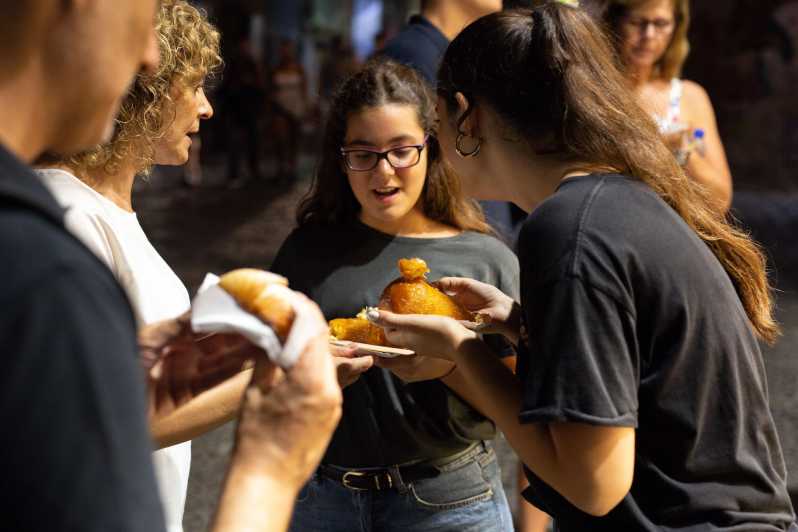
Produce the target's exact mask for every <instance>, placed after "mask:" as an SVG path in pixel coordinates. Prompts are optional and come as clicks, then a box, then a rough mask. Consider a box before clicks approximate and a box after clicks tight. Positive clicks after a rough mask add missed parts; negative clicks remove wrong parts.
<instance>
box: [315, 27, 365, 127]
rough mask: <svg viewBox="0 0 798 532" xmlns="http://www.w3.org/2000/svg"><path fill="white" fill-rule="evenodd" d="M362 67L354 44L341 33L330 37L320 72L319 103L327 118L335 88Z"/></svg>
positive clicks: (323, 115)
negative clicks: (353, 47)
mask: <svg viewBox="0 0 798 532" xmlns="http://www.w3.org/2000/svg"><path fill="white" fill-rule="evenodd" d="M358 68H360V64H359V63H358V60H357V58H356V57H355V52H354V50H353V49H352V46H351V45H350V44H349V43H347V42H346V41H345V40H344V38H343V37H342V36H341V35H334V36H333V37H332V38H331V39H330V44H329V46H328V49H327V52H326V53H325V56H324V61H323V62H322V65H321V72H320V73H319V105H320V107H321V114H322V119H326V117H327V111H328V109H329V107H330V101H331V100H332V97H333V93H334V92H335V89H336V88H338V85H340V84H341V83H342V82H343V81H344V80H346V79H347V78H349V76H351V75H352V74H354V73H355V72H357V70H358Z"/></svg>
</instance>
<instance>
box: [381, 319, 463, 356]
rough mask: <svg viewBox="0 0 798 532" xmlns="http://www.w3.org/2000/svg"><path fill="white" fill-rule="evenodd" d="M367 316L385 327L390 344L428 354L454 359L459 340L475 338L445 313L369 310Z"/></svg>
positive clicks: (458, 347)
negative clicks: (400, 312) (397, 312)
mask: <svg viewBox="0 0 798 532" xmlns="http://www.w3.org/2000/svg"><path fill="white" fill-rule="evenodd" d="M369 319H370V320H371V321H373V322H374V323H375V324H377V325H379V326H380V327H382V328H383V329H384V330H385V337H386V338H387V339H388V341H389V342H391V343H392V344H394V345H401V346H402V347H406V348H407V349H412V350H413V351H415V352H416V353H417V354H419V355H425V356H429V357H432V358H443V359H446V360H456V357H457V351H458V350H459V349H460V346H461V345H462V344H463V342H465V341H467V340H471V339H474V338H477V334H476V333H475V332H474V331H471V330H469V329H466V328H465V327H463V326H462V325H461V324H460V323H459V322H458V321H457V320H455V319H453V318H450V317H448V316H431V315H422V314H396V313H393V312H390V311H387V310H372V311H371V312H370V313H369Z"/></svg>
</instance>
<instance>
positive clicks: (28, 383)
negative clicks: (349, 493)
mask: <svg viewBox="0 0 798 532" xmlns="http://www.w3.org/2000/svg"><path fill="white" fill-rule="evenodd" d="M164 3H166V2H164ZM157 6H158V2H156V1H155V0H137V1H135V2H134V1H125V2H113V3H111V2H73V1H64V2H57V3H55V2H44V1H41V0H29V1H27V2H0V30H1V31H0V35H2V36H3V39H4V45H3V46H2V47H0V65H1V66H2V68H0V72H2V74H0V110H1V111H0V112H2V115H3V116H2V120H0V138H2V146H0V251H1V252H2V255H3V257H4V260H3V261H2V263H0V276H2V278H3V279H4V280H5V283H3V285H2V286H0V300H2V301H3V305H4V308H5V310H4V312H3V313H2V314H0V343H2V345H3V346H4V353H5V356H4V367H3V371H2V372H0V424H1V425H2V426H3V427H7V428H8V430H5V431H4V433H3V438H1V439H0V465H1V466H2V470H3V482H2V484H0V513H2V516H3V518H2V520H3V526H4V528H7V529H9V530H26V531H32V532H38V531H48V532H49V531H52V530H80V531H83V532H93V531H98V532H99V531H107V530H118V531H127V532H130V531H142V532H144V531H146V532H159V531H162V530H165V528H164V522H163V514H162V510H161V505H160V502H159V499H158V495H157V493H158V489H157V485H156V480H155V476H154V472H153V466H152V458H151V449H152V444H151V439H150V433H149V431H148V430H147V424H146V417H147V416H146V414H145V412H146V410H147V409H149V410H150V413H151V420H152V419H158V418H161V417H163V416H168V415H169V414H170V413H171V412H172V411H173V409H174V408H175V407H177V406H180V405H182V404H184V403H186V402H190V401H191V400H192V399H193V398H196V397H201V394H202V393H203V392H205V391H207V390H209V389H210V388H212V387H213V386H215V385H216V384H218V383H221V382H225V381H226V379H228V378H229V377H231V376H233V375H235V374H236V373H237V372H239V371H240V369H241V365H242V364H243V363H244V362H245V361H247V360H248V361H252V360H253V359H255V360H256V362H255V364H256V366H255V371H254V375H253V379H252V381H251V383H250V385H249V387H248V388H247V400H246V401H245V402H244V404H243V406H242V410H241V421H240V423H239V427H238V431H237V437H236V440H237V441H236V448H235V451H234V457H233V461H232V462H231V465H230V468H229V470H228V476H227V478H226V481H225V489H224V493H223V496H222V501H221V503H220V506H219V510H218V513H217V516H216V521H215V525H214V530H232V529H236V530H240V529H247V530H253V531H254V530H268V531H278V530H284V529H285V527H286V526H287V523H288V517H289V515H290V511H291V505H292V503H293V500H294V498H295V497H296V492H297V491H298V490H299V488H300V486H301V484H302V483H303V482H304V481H305V479H306V478H307V475H308V474H309V473H310V471H311V470H312V469H313V468H314V467H315V465H316V463H318V459H319V458H320V453H321V452H322V451H323V449H324V447H326V443H327V441H328V439H329V435H330V434H331V433H332V430H333V427H334V426H335V424H336V422H337V419H338V416H339V415H340V400H341V399H340V390H339V388H338V386H337V384H336V383H335V371H334V368H333V365H332V361H331V359H330V353H329V349H328V347H327V334H326V332H325V333H324V334H321V335H318V336H317V337H314V338H308V340H309V343H308V344H307V348H306V349H305V351H304V352H303V353H302V355H301V356H300V359H299V362H298V363H297V364H296V365H295V366H294V367H293V368H292V369H290V370H286V371H284V372H282V371H281V372H278V371H276V370H275V368H274V366H273V365H271V363H270V362H268V360H267V359H266V357H265V356H263V352H262V351H260V350H258V349H255V348H254V347H252V346H251V344H249V343H248V342H246V341H244V340H243V339H242V338H240V337H233V336H230V335H217V337H215V339H206V340H200V339H199V338H198V337H196V336H195V335H193V334H192V333H191V331H190V326H189V324H188V323H187V320H186V318H185V317H183V318H181V319H173V320H168V321H166V322H159V323H158V324H153V325H150V326H147V327H144V328H143V329H142V330H141V331H140V335H139V338H138V342H137V337H136V322H135V319H134V315H133V312H132V309H131V308H130V306H129V304H128V301H127V298H126V295H125V293H124V291H123V290H122V288H121V287H120V286H119V284H118V283H117V281H116V280H115V278H114V276H113V274H112V272H111V271H110V270H109V269H108V268H107V267H106V266H105V265H104V264H103V263H102V262H101V261H100V260H98V259H97V257H96V256H95V255H94V254H93V253H92V252H91V251H90V250H89V249H87V248H86V246H84V245H83V244H82V243H81V241H80V240H78V239H77V238H75V237H74V236H72V235H71V234H70V233H69V232H68V230H67V227H65V221H64V209H63V208H62V207H61V206H60V205H59V204H58V203H57V202H56V200H55V198H54V197H53V196H52V194H51V193H50V192H49V191H48V189H47V187H45V185H44V184H43V183H41V182H40V179H39V177H38V176H37V175H36V174H34V173H33V172H32V171H31V170H30V168H29V167H28V166H27V164H28V163H29V162H30V161H32V160H35V159H37V158H38V157H39V156H40V155H41V154H42V153H44V152H47V151H49V152H54V153H61V154H70V153H75V152H79V151H81V150H85V149H88V148H90V147H91V146H94V145H97V144H98V143H102V142H107V141H109V140H110V139H111V135H112V133H113V125H114V116H115V114H116V112H117V109H118V107H119V105H120V104H121V103H122V100H123V97H124V95H125V91H126V90H127V89H128V85H129V83H130V82H131V80H132V78H133V77H134V75H135V73H136V71H137V70H140V69H141V70H143V75H145V76H151V75H154V74H155V72H156V71H157V69H158V63H159V46H158V39H157V36H156V33H155V31H154V28H153V19H154V17H155V15H156V12H157ZM293 297H294V298H296V304H297V305H300V306H302V307H303V308H305V309H306V310H307V311H308V316H309V319H310V320H311V321H312V322H314V323H315V324H317V325H318V326H319V327H320V328H323V325H324V322H323V320H322V318H321V316H320V314H319V313H318V310H317V309H316V308H315V307H314V306H313V305H312V304H311V303H310V302H309V301H307V300H306V299H303V298H301V296H299V295H298V294H294V295H293ZM137 343H138V345H137ZM142 366H143V367H142ZM142 369H145V370H147V373H146V384H147V386H146V388H145V379H144V378H142V377H143V375H142ZM156 397H157V398H158V400H155V398H156ZM148 401H149V403H148ZM275 404H276V405H279V408H278V407H276V406H275ZM253 486H257V487H258V489H253ZM253 508H257V512H256V511H254V510H253ZM261 512H265V515H264V514H262V513H261Z"/></svg>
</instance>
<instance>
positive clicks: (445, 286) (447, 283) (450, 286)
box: [433, 277, 471, 295]
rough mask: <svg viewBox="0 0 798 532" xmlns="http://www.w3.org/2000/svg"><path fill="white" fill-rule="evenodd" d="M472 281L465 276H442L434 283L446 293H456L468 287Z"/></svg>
mask: <svg viewBox="0 0 798 532" xmlns="http://www.w3.org/2000/svg"><path fill="white" fill-rule="evenodd" d="M470 281H471V280H470V279H466V278H464V277H441V278H440V279H438V280H437V281H435V282H434V283H433V285H434V286H435V287H436V288H437V289H438V290H440V291H441V292H443V293H445V294H448V295H455V294H458V293H459V292H462V291H463V290H464V289H465V288H467V287H468V286H469V283H470Z"/></svg>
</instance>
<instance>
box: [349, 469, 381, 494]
mask: <svg viewBox="0 0 798 532" xmlns="http://www.w3.org/2000/svg"><path fill="white" fill-rule="evenodd" d="M369 475H370V474H369V473H365V472H363V471H347V472H346V473H344V476H343V477H342V478H341V484H343V485H344V487H345V488H347V489H350V490H352V491H369V488H358V487H357V486H353V485H352V484H350V483H349V477H356V478H363V477H366V476H369ZM372 476H373V478H374V488H375V489H376V490H377V491H382V490H384V489H391V488H392V487H393V479H392V478H391V475H390V473H386V474H385V479H386V480H387V485H383V484H382V483H381V482H380V476H381V475H380V474H379V473H377V474H376V475H372Z"/></svg>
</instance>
